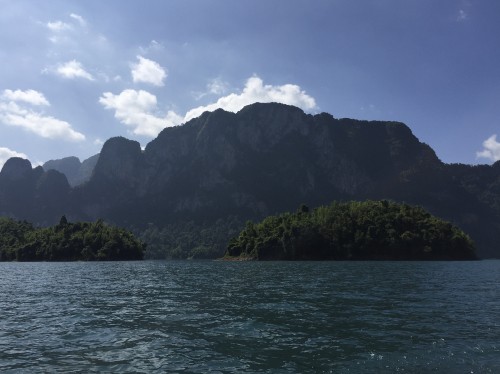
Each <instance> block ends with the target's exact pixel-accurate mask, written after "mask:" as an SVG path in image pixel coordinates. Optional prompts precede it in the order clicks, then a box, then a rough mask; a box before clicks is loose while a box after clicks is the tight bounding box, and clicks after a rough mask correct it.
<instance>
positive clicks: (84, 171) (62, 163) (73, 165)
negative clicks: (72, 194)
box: [43, 154, 99, 187]
mask: <svg viewBox="0 0 500 374" xmlns="http://www.w3.org/2000/svg"><path fill="white" fill-rule="evenodd" d="M98 158H99V155H98V154H97V155H94V156H92V157H90V158H88V159H86V160H84V161H83V162H80V160H79V159H78V157H74V156H71V157H65V158H62V159H59V160H50V161H47V162H46V163H44V164H43V169H44V170H45V171H49V170H57V171H58V172H60V173H62V174H64V175H65V176H66V178H67V179H68V182H69V184H70V185H71V186H72V187H75V186H78V185H80V184H82V183H85V182H87V181H88V180H89V179H90V176H91V175H92V172H93V170H94V167H95V165H96V163H97V160H98Z"/></svg>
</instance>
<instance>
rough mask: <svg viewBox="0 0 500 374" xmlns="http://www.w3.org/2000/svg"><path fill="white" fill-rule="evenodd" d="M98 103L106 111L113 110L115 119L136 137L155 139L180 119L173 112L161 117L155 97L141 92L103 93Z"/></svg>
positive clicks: (129, 90) (177, 123)
mask: <svg viewBox="0 0 500 374" xmlns="http://www.w3.org/2000/svg"><path fill="white" fill-rule="evenodd" d="M99 102H100V103H101V104H102V105H103V106H104V108H106V109H114V110H115V118H116V119H118V120H119V121H120V122H121V123H123V124H125V125H126V126H129V127H131V128H132V129H133V130H132V132H133V133H134V134H136V135H144V136H150V137H155V136H156V135H158V133H159V132H160V131H161V130H163V129H164V128H165V127H170V126H176V125H179V124H180V123H181V122H182V117H181V116H179V115H177V114H176V113H175V112H173V111H168V113H167V114H166V115H161V113H159V112H158V108H157V99H156V96H155V95H153V94H151V93H149V92H147V91H143V90H139V91H136V90H131V89H128V90H124V91H122V92H121V93H120V94H119V95H114V94H112V93H111V92H105V93H103V94H102V96H101V97H100V98H99Z"/></svg>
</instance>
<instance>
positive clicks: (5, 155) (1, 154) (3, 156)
mask: <svg viewBox="0 0 500 374" xmlns="http://www.w3.org/2000/svg"><path fill="white" fill-rule="evenodd" d="M11 157H21V158H25V159H27V158H28V156H26V155H25V154H24V153H20V152H16V151H13V150H11V149H9V148H5V147H0V170H1V169H2V168H3V165H4V164H5V162H6V161H7V160H8V159H9V158H11Z"/></svg>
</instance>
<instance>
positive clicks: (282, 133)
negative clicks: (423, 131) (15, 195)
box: [0, 104, 500, 256]
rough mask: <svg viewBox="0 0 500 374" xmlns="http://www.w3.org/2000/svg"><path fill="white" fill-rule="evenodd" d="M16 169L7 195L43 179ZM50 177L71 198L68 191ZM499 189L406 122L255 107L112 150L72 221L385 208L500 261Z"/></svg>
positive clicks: (77, 197) (80, 195)
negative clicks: (412, 212)
mask: <svg viewBox="0 0 500 374" xmlns="http://www.w3.org/2000/svg"><path fill="white" fill-rule="evenodd" d="M15 163H16V164H19V165H17V166H18V167H16V168H14V167H12V165H9V163H6V164H5V166H4V169H5V171H4V170H2V173H1V174H0V191H3V190H2V189H3V188H4V187H3V185H5V182H3V179H2V178H4V176H3V175H5V178H7V176H9V178H10V179H15V178H16V177H17V176H18V175H20V176H23V175H25V174H30V173H31V174H36V173H38V174H40V173H42V174H43V170H42V171H40V170H39V171H36V172H35V170H37V169H34V170H33V171H32V170H31V165H29V166H28V165H27V164H26V162H24V163H23V165H24V166H22V165H21V163H22V162H21V161H19V160H17V161H15ZM499 165H500V164H499ZM28 169H29V170H28ZM31 174H30V175H31ZM38 174H37V175H38ZM40 175H41V174H40ZM40 175H38V177H32V178H34V179H36V180H38V179H37V178H40ZM9 178H7V179H9ZM23 178H24V177H23ZM45 178H49V177H47V176H46V177H45ZM50 178H52V179H54V182H53V183H54V185H57V186H58V187H57V189H59V194H62V196H64V192H61V190H62V189H64V187H61V186H62V184H64V183H62V182H61V181H58V182H56V181H55V178H54V177H50ZM10 179H9V180H10ZM9 183H10V182H9ZM7 184H8V183H7ZM35 185H36V183H35ZM45 185H46V184H45ZM499 186H500V166H498V165H496V164H495V165H493V166H491V167H490V166H481V167H471V166H466V165H445V164H443V163H442V162H441V161H440V160H439V159H438V158H437V157H436V155H435V153H434V151H433V150H432V149H431V148H430V147H429V146H427V145H426V144H423V143H421V142H420V141H419V140H418V139H417V138H416V137H415V136H414V135H413V134H412V132H411V130H410V129H409V128H408V127H407V126H406V125H404V124H402V123H397V122H379V121H373V122H368V121H356V120H351V119H335V118H333V117H332V116H331V115H329V114H326V113H322V114H318V115H308V114H305V113H304V112H303V111H302V110H300V109H298V108H295V107H291V106H287V105H282V104H253V105H250V106H247V107H245V108H243V109H242V110H241V111H240V112H238V113H229V112H225V111H223V110H216V111H214V112H212V113H209V112H206V113H204V114H202V115H201V116H200V117H198V118H195V119H193V120H191V121H189V122H188V123H186V124H185V125H183V126H179V127H173V128H166V129H164V130H163V131H162V132H161V133H160V134H159V135H158V137H157V138H156V139H154V140H153V141H152V142H150V143H149V144H148V145H147V146H146V148H145V150H144V151H142V150H141V148H140V145H139V143H137V142H134V141H131V140H127V139H125V138H112V139H110V140H108V141H107V142H106V143H105V144H104V146H103V148H102V151H101V153H100V156H99V159H98V160H97V163H96V165H95V168H94V169H93V173H92V176H91V178H90V180H89V181H88V182H87V183H83V184H82V185H80V186H78V187H76V188H74V189H72V190H71V191H70V192H69V194H70V202H69V203H68V204H67V205H66V209H67V212H66V214H70V215H72V216H74V217H77V218H80V219H88V220H93V219H96V218H104V219H107V220H110V221H112V222H114V223H117V224H121V225H125V226H134V227H142V226H144V225H147V224H148V223H155V224H156V225H163V224H167V223H171V222H179V221H183V220H184V221H189V220H194V221H212V220H216V219H218V218H224V217H227V216H230V215H231V216H237V217H240V218H242V219H259V218H262V217H264V216H266V215H269V214H274V213H277V212H282V211H286V210H295V209H296V208H297V207H298V206H299V205H300V204H301V203H305V204H307V205H309V206H316V205H320V204H329V203H330V202H331V201H333V200H359V199H367V198H371V199H382V198H383V199H392V200H396V201H404V202H407V203H415V204H419V205H422V206H424V207H425V208H426V209H428V210H429V211H430V212H432V213H433V214H436V215H438V216H439V217H442V218H444V219H448V220H451V221H452V222H454V223H456V224H457V225H459V226H460V227H461V228H463V229H464V230H465V231H466V232H469V233H470V234H471V235H472V236H473V239H475V240H476V242H477V244H478V247H479V249H480V255H481V254H482V255H485V256H489V255H491V254H494V255H496V256H500V254H499V253H493V252H491V251H490V252H488V250H489V249H490V248H493V246H492V243H500V234H496V232H500V230H498V228H499V227H500V224H499V222H500V187H499ZM34 188H35V189H36V188H40V187H34ZM49 190H51V189H50V188H48V189H47V191H49ZM47 191H45V192H44V193H45V195H43V196H44V198H43V200H44V201H49V200H50V199H49V198H48V197H47V195H46V194H47V193H48V192H47ZM24 193H25V196H34V194H33V192H29V191H25V192H24ZM35 195H36V194H35ZM36 196H38V197H37V198H38V199H40V198H41V197H40V196H42V194H41V193H40V192H39V193H38V194H37V195H36ZM2 204H3V205H2ZM0 206H1V207H4V208H3V209H2V211H3V212H6V213H8V214H12V215H15V216H18V217H20V218H25V215H26V214H28V213H29V208H26V210H18V209H17V207H16V206H12V205H9V206H7V205H5V198H2V197H1V196H0ZM57 209H59V207H58V208H57ZM57 209H56V210H57ZM21 213H22V214H21ZM481 252H482V253H481Z"/></svg>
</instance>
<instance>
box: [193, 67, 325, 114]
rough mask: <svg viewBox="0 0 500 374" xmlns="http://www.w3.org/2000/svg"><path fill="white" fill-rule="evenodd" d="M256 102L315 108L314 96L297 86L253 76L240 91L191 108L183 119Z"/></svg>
mask: <svg viewBox="0 0 500 374" xmlns="http://www.w3.org/2000/svg"><path fill="white" fill-rule="evenodd" d="M256 102H260V103H270V102H277V103H282V104H288V105H294V106H297V107H299V108H302V109H304V110H312V109H315V108H316V101H315V100H314V98H313V97H311V96H309V95H308V94H306V92H305V91H303V90H302V89H301V88H300V87H299V86H297V85H295V84H285V85H282V86H273V85H264V82H263V81H262V79H260V78H259V77H257V76H253V77H251V78H249V79H248V80H247V82H246V84H245V88H244V89H243V91H242V92H241V93H239V94H236V93H232V94H229V95H227V96H223V97H221V98H219V99H218V100H217V101H216V102H215V103H212V104H208V105H205V106H199V107H197V108H194V109H191V110H190V111H188V112H187V113H186V115H185V117H184V120H185V121H189V120H190V119H192V118H195V117H198V116H200V115H201V114H202V113H203V112H206V111H214V110H216V109H219V108H221V109H224V110H227V111H229V112H237V111H239V110H241V109H242V108H243V107H244V106H246V105H249V104H253V103H256Z"/></svg>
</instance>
